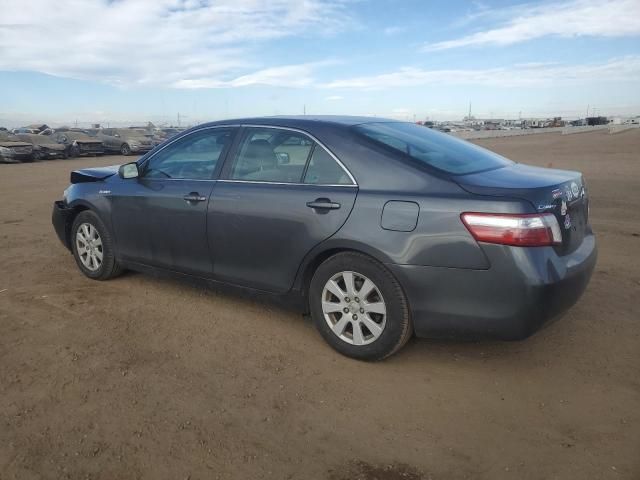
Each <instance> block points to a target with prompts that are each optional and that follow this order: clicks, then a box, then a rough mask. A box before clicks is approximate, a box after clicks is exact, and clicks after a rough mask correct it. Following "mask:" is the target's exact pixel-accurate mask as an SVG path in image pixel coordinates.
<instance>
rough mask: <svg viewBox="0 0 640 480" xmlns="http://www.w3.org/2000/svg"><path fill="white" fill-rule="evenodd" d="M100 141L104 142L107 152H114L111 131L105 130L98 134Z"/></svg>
mask: <svg viewBox="0 0 640 480" xmlns="http://www.w3.org/2000/svg"><path fill="white" fill-rule="evenodd" d="M98 140H100V141H101V142H102V145H103V146H104V149H105V150H109V151H112V150H113V145H112V141H111V129H109V128H105V129H103V130H101V131H100V132H98Z"/></svg>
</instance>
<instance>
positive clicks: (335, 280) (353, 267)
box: [309, 252, 413, 360]
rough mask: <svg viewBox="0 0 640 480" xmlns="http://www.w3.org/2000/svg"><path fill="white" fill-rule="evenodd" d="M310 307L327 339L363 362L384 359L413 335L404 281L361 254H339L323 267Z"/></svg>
mask: <svg viewBox="0 0 640 480" xmlns="http://www.w3.org/2000/svg"><path fill="white" fill-rule="evenodd" d="M309 307H310V310H311V316H312V318H313V321H314V323H315V325H316V327H317V329H318V330H319V331H320V333H321V334H322V336H323V338H324V339H325V340H326V341H327V343H329V345H331V346H332V347H333V348H334V349H335V350H337V351H338V352H340V353H342V354H343V355H346V356H348V357H352V358H356V359H359V360H382V359H384V358H386V357H388V356H390V355H392V354H394V353H395V352H397V351H398V350H399V349H400V348H402V346H403V345H404V344H405V343H406V342H407V340H409V338H410V337H411V335H412V333H413V328H412V325H411V318H410V315H409V308H408V305H407V300H406V297H405V295H404V292H403V291H402V288H401V287H400V284H399V283H398V281H397V280H396V279H395V277H394V276H393V275H392V274H391V272H389V270H387V269H386V268H385V267H384V265H382V264H381V263H379V262H377V261H376V260H374V259H372V258H370V257H368V256H366V255H362V254H360V253H355V252H345V253H339V254H337V255H334V256H333V257H331V258H329V259H328V260H326V261H325V262H324V263H322V264H321V265H320V266H319V267H318V269H317V270H316V272H315V274H314V276H313V279H312V280H311V285H310V288H309Z"/></svg>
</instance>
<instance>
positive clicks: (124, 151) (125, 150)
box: [120, 143, 131, 157]
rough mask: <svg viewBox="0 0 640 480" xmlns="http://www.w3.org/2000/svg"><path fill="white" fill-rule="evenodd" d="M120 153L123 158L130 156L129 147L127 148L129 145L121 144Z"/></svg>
mask: <svg viewBox="0 0 640 480" xmlns="http://www.w3.org/2000/svg"><path fill="white" fill-rule="evenodd" d="M120 153H121V154H122V155H124V156H125V157H126V156H128V155H131V147H129V144H127V143H123V144H122V146H121V147H120Z"/></svg>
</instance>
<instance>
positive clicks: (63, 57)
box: [0, 0, 350, 88]
mask: <svg viewBox="0 0 640 480" xmlns="http://www.w3.org/2000/svg"><path fill="white" fill-rule="evenodd" d="M0 12H2V13H1V14H0V70H26V71H37V72H42V73H46V74H50V75H55V76H60V77H69V78H76V79H90V80H98V81H102V82H106V83H109V84H112V85H122V86H132V85H133V86H135V85H144V86H146V85H151V86H153V85H159V86H174V87H186V88H197V87H198V86H216V85H220V86H240V85H249V84H255V83H266V84H273V83H275V82H276V80H278V79H285V80H288V82H287V84H289V85H306V84H308V83H309V82H310V81H311V79H310V78H309V77H308V73H309V68H308V67H307V66H305V65H301V66H298V67H296V66H284V67H275V68H265V65H264V64H262V62H261V61H260V48H259V47H263V48H264V44H265V42H268V41H270V40H275V39H279V38H284V37H289V36H294V35H310V34H312V33H315V34H319V35H327V34H331V33H333V32H336V31H338V30H340V29H342V28H345V27H346V26H347V25H348V23H349V21H350V19H349V17H348V16H347V15H346V13H345V11H344V6H343V0H305V1H299V0H216V1H213V0H154V1H149V0H118V1H104V0H59V1H56V2H51V1H50V0H30V1H28V2H16V1H15V0H0ZM317 32H319V33H317ZM288 73H289V74H292V75H295V74H300V73H302V74H303V75H302V77H300V78H297V79H296V80H295V81H292V80H291V78H287V74H288Z"/></svg>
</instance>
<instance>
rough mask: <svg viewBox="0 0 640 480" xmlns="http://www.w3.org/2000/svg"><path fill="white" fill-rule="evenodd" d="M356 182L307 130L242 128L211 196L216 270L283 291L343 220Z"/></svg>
mask: <svg viewBox="0 0 640 480" xmlns="http://www.w3.org/2000/svg"><path fill="white" fill-rule="evenodd" d="M356 193H357V186H356V184H355V181H354V179H353V178H352V177H351V175H350V174H349V172H348V171H346V169H345V168H344V167H343V166H342V165H341V164H340V163H339V162H338V161H337V159H336V158H335V157H334V156H333V155H331V154H330V153H329V152H328V150H326V149H325V148H324V147H323V146H322V145H320V144H319V143H318V142H317V141H315V140H314V139H313V138H311V137H310V136H308V135H307V134H305V133H303V132H300V131H296V130H291V129H284V128H272V127H269V128H267V127H247V128H244V129H243V131H242V133H241V137H240V141H239V142H238V146H237V147H236V148H235V149H234V153H232V154H231V156H230V158H229V159H228V160H227V162H226V164H225V167H224V170H223V173H222V177H221V180H219V181H218V182H217V183H216V186H215V188H214V189H213V194H212V196H211V201H210V202H209V209H208V222H207V224H208V227H207V232H208V236H209V244H210V247H211V251H212V255H213V262H214V276H215V277H216V278H217V279H220V280H223V281H226V282H230V283H233V284H237V285H242V286H247V287H252V288H257V289H261V290H265V291H269V292H276V293H283V292H286V291H288V290H289V289H290V288H291V286H292V285H293V281H294V278H295V275H296V272H297V270H298V267H299V265H300V263H301V262H302V259H303V258H304V256H305V255H306V254H307V253H308V252H309V251H310V250H311V249H312V248H313V247H314V246H315V245H317V244H318V243H320V242H321V241H323V240H324V239H326V238H328V237H330V236H331V235H333V234H334V233H335V232H336V231H337V230H338V229H339V228H340V227H341V226H342V225H343V224H344V222H345V221H346V219H347V217H348V216H349V213H350V212H351V209H352V207H353V203H354V201H355V198H356Z"/></svg>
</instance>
